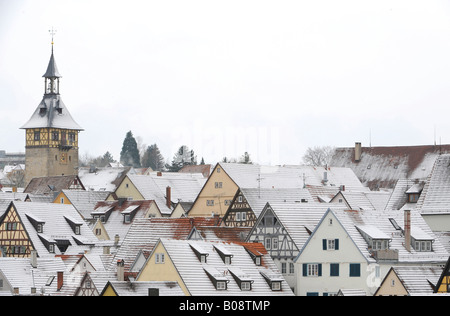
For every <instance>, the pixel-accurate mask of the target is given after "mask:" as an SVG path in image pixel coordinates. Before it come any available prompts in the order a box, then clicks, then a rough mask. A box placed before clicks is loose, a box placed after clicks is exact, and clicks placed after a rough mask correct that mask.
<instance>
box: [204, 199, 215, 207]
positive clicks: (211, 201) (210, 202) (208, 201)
mask: <svg viewBox="0 0 450 316" xmlns="http://www.w3.org/2000/svg"><path fill="white" fill-rule="evenodd" d="M206 206H214V200H206Z"/></svg>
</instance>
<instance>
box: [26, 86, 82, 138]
mask: <svg viewBox="0 0 450 316" xmlns="http://www.w3.org/2000/svg"><path fill="white" fill-rule="evenodd" d="M50 127H52V128H60V129H69V130H76V131H82V130H83V128H82V127H81V126H80V125H78V123H77V122H75V120H74V119H73V118H72V115H70V112H69V110H68V109H67V107H66V106H65V104H64V102H63V101H62V99H61V96H60V95H59V94H46V95H44V98H43V99H42V101H41V103H39V105H38V107H37V108H36V110H35V111H34V113H33V115H32V116H31V118H30V119H29V120H28V122H26V123H25V124H24V125H23V126H22V127H21V129H30V128H50Z"/></svg>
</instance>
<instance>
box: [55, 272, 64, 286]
mask: <svg viewBox="0 0 450 316" xmlns="http://www.w3.org/2000/svg"><path fill="white" fill-rule="evenodd" d="M56 280H57V282H58V285H57V288H56V290H57V291H61V288H62V287H63V285H64V272H62V271H58V272H56Z"/></svg>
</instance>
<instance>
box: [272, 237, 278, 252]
mask: <svg viewBox="0 0 450 316" xmlns="http://www.w3.org/2000/svg"><path fill="white" fill-rule="evenodd" d="M272 249H278V238H277V237H275V238H272Z"/></svg>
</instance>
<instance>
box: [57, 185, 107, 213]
mask: <svg viewBox="0 0 450 316" xmlns="http://www.w3.org/2000/svg"><path fill="white" fill-rule="evenodd" d="M62 192H63V193H64V195H65V196H66V197H67V198H68V199H69V201H70V203H71V204H72V205H73V206H74V207H75V209H76V210H77V211H78V213H80V215H81V216H82V217H83V218H90V217H91V212H92V211H93V210H94V208H95V205H96V204H97V203H98V202H99V201H104V200H105V199H106V198H107V197H108V195H109V192H106V191H91V190H89V191H84V190H66V189H65V190H62Z"/></svg>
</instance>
